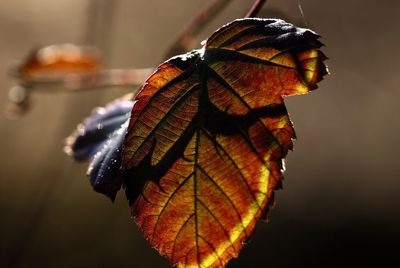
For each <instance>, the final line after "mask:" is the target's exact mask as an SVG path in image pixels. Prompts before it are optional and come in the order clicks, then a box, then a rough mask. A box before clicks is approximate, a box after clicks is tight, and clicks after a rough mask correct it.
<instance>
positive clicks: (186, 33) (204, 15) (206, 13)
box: [165, 0, 231, 58]
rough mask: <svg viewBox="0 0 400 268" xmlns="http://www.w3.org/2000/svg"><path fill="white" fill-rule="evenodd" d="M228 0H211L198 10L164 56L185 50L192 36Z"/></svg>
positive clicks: (192, 39)
mask: <svg viewBox="0 0 400 268" xmlns="http://www.w3.org/2000/svg"><path fill="white" fill-rule="evenodd" d="M230 1H231V0H213V1H212V2H211V3H210V4H209V5H207V6H205V7H204V8H203V9H201V10H199V11H198V12H197V13H196V14H195V15H194V17H193V19H191V21H189V23H188V24H187V25H186V26H185V27H184V28H183V30H182V31H181V33H180V34H179V35H178V38H177V39H176V40H175V42H174V43H173V44H172V45H171V46H170V48H169V49H168V50H167V52H166V53H165V58H170V57H172V56H175V55H177V54H181V53H184V52H187V50H189V49H190V47H191V46H192V43H193V42H194V37H195V36H196V35H197V34H198V33H199V32H200V31H201V30H202V29H203V28H204V27H205V26H206V25H207V24H208V23H209V22H210V21H211V20H212V19H213V18H214V17H215V16H216V15H218V14H219V13H220V12H221V11H222V10H223V9H224V8H225V7H226V6H227V4H228V3H229V2H230Z"/></svg>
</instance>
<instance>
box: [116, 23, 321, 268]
mask: <svg viewBox="0 0 400 268" xmlns="http://www.w3.org/2000/svg"><path fill="white" fill-rule="evenodd" d="M317 39H318V35H316V34H315V33H314V32H312V31H310V30H307V29H302V28H296V27H294V26H293V25H291V24H288V23H286V22H284V21H282V20H275V19H242V20H237V21H234V22H232V23H230V24H227V25H225V26H223V27H222V28H220V29H219V30H218V31H216V32H215V33H214V34H213V35H212V36H211V37H210V38H209V39H208V40H207V41H206V43H205V45H204V47H203V49H201V50H196V51H193V52H191V53H188V54H185V55H181V56H177V57H174V58H171V59H170V60H168V61H167V62H165V63H163V64H161V65H160V66H159V67H158V69H157V70H156V72H155V73H154V74H153V75H152V76H151V77H150V78H149V79H148V80H147V81H146V83H145V85H144V86H143V87H142V90H141V91H140V92H139V93H138V95H137V96H136V97H135V99H136V101H137V102H136V103H135V105H134V107H133V109H132V112H131V119H130V123H129V127H128V134H127V136H126V138H125V143H124V150H123V157H122V165H123V169H124V172H125V186H126V192H127V196H128V198H129V200H130V205H131V212H132V215H133V216H134V218H135V220H136V222H137V224H138V225H139V226H140V227H141V229H142V230H143V232H144V234H145V237H146V238H147V240H148V241H149V242H150V243H151V245H152V246H153V247H155V248H156V249H157V250H158V251H159V252H160V253H161V254H162V255H165V256H166V257H167V258H168V259H169V260H170V261H171V263H173V264H174V265H178V267H224V266H225V265H226V264H227V262H228V261H229V260H230V259H231V258H232V257H237V256H238V254H239V252H240V250H241V248H242V247H243V243H244V242H245V241H246V239H247V238H248V237H249V236H250V235H251V234H252V232H253V231H254V227H255V225H256V222H257V220H258V219H260V217H262V215H263V213H264V212H265V210H266V209H267V208H268V206H269V205H270V204H271V201H272V198H273V191H274V190H275V189H277V188H278V187H279V185H280V182H281V180H282V179H283V177H282V171H283V170H282V169H283V168H282V160H283V159H284V158H285V156H286V154H287V152H288V150H290V149H292V139H293V138H294V137H295V134H294V130H293V127H292V124H291V122H290V120H289V117H288V114H287V112H286V108H285V105H284V102H283V97H282V96H287V95H294V94H304V93H307V92H309V91H310V90H313V89H315V88H316V84H317V82H319V81H320V80H321V79H322V77H323V75H325V74H326V73H327V71H326V67H325V65H324V64H323V61H324V60H325V56H324V55H323V54H322V52H320V51H319V50H318V49H319V48H320V47H321V43H320V42H319V41H318V40H317Z"/></svg>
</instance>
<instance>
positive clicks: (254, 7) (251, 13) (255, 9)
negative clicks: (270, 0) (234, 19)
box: [245, 0, 267, 18]
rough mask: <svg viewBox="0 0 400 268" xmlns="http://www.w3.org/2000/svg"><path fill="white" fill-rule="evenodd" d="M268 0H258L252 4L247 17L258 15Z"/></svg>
mask: <svg viewBox="0 0 400 268" xmlns="http://www.w3.org/2000/svg"><path fill="white" fill-rule="evenodd" d="M266 2H267V0H256V1H255V2H254V4H253V5H252V6H251V8H250V10H249V12H247V14H246V16H245V18H253V17H255V16H257V14H258V12H259V11H260V10H261V8H262V6H263V5H264V4H265V3H266Z"/></svg>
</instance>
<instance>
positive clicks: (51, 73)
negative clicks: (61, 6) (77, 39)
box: [17, 44, 102, 82]
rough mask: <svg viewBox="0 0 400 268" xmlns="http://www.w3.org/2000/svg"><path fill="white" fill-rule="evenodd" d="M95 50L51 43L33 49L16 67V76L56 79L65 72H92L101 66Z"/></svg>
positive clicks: (32, 78)
mask: <svg viewBox="0 0 400 268" xmlns="http://www.w3.org/2000/svg"><path fill="white" fill-rule="evenodd" d="M101 65H102V64H101V59H100V56H99V55H98V53H97V51H96V50H95V49H93V48H90V47H80V46H76V45H72V44H61V45H51V46H46V47H42V48H40V49H36V50H33V51H32V52H31V53H30V55H29V56H28V57H27V59H26V60H25V61H24V62H23V63H22V64H21V65H20V66H19V67H18V70H17V71H18V74H17V75H18V76H19V77H20V78H22V79H25V80H27V81H37V82H40V81H41V80H43V79H44V80H48V79H49V78H51V79H57V78H58V77H60V76H64V75H67V74H79V73H92V72H96V71H98V70H99V69H100V68H101Z"/></svg>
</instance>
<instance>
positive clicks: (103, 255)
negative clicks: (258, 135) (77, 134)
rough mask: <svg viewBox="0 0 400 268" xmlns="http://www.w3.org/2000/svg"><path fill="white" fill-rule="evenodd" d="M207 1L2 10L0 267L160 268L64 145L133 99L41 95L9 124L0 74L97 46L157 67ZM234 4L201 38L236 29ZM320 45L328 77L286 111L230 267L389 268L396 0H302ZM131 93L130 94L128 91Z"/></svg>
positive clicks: (395, 218)
mask: <svg viewBox="0 0 400 268" xmlns="http://www.w3.org/2000/svg"><path fill="white" fill-rule="evenodd" d="M207 2H210V1H200V0H196V1H195V0H192V1H187V0H170V1H155V0H134V1H133V0H113V1H111V0H58V1H50V0H40V1H37V0H14V1H6V0H0V36H1V43H0V59H1V60H0V108H1V114H0V148H1V155H0V267H165V268H166V267H169V264H168V263H167V261H166V260H165V259H164V258H163V257H160V256H159V255H158V254H157V253H156V251H155V250H153V249H151V247H150V246H149V245H148V244H147V242H146V241H145V239H144V238H143V235H142V234H141V232H139V231H138V228H137V227H136V225H135V224H134V222H133V220H131V219H130V216H129V211H128V205H127V201H126V198H125V196H124V194H123V193H120V194H119V196H118V197H117V200H116V202H115V203H114V204H112V203H111V202H110V201H109V200H108V199H107V198H106V197H105V196H103V195H100V194H98V193H95V192H93V191H92V190H91V187H90V185H89V183H88V180H87V178H86V177H85V172H86V164H78V163H74V162H73V161H72V160H71V159H70V158H69V157H67V155H65V154H64V153H63V152H62V147H63V140H64V138H65V137H66V136H68V135H69V134H70V133H71V132H72V131H73V130H74V128H75V126H76V124H77V123H79V122H80V121H81V120H82V119H83V118H84V117H86V116H87V115H88V114H89V113H90V111H91V110H92V109H93V108H94V107H95V106H101V105H104V104H105V103H107V102H108V101H110V100H112V99H114V98H116V97H119V96H120V95H122V94H124V93H127V92H129V91H130V89H122V88H121V89H119V88H117V89H103V90H96V91H85V92H80V93H66V92H64V93H51V92H38V93H36V94H33V95H32V96H31V109H30V111H29V112H28V113H27V114H26V115H24V116H22V117H21V118H19V119H18V120H8V119H6V118H5V116H4V114H3V111H4V110H5V109H6V106H7V94H8V90H9V89H10V88H11V87H12V86H14V85H15V83H16V82H15V80H13V79H11V78H10V77H9V76H8V75H7V72H8V71H9V67H10V65H12V64H13V63H14V62H15V61H16V60H20V59H22V58H24V57H25V56H26V54H27V53H28V52H29V51H30V50H31V49H32V48H34V47H38V46H43V45H50V44H59V43H65V42H69V43H75V44H80V45H93V46H96V47H98V48H99V50H100V51H101V52H102V55H103V59H104V62H105V65H106V66H107V67H109V68H117V67H118V68H139V67H152V66H156V65H157V64H159V63H160V62H161V61H162V60H163V55H164V52H165V50H166V48H168V47H169V46H170V45H171V44H172V43H173V41H174V38H175V37H176V36H177V35H178V33H179V32H180V30H181V29H182V27H183V25H185V23H186V22H188V20H189V19H190V18H192V17H193V14H194V13H195V12H196V11H197V10H199V9H200V7H202V6H204V5H205V4H206V3H207ZM251 3H252V1H251V0H246V1H239V0H233V1H232V3H231V4H230V5H229V6H228V7H227V8H226V9H224V11H223V12H221V13H220V14H219V15H218V16H217V17H216V18H215V19H214V20H212V21H211V22H210V23H209V25H208V26H207V27H206V29H205V30H204V31H202V33H201V34H200V36H199V39H198V41H199V42H200V41H201V40H202V39H204V38H206V37H207V36H209V35H210V34H211V33H212V32H213V30H215V29H217V28H218V27H220V26H221V25H223V24H225V23H227V22H229V21H231V20H233V19H235V18H239V17H242V16H243V15H244V14H245V13H246V11H247V10H248V8H249V7H250V5H251ZM301 4H302V8H303V11H304V14H305V19H306V21H307V22H308V25H309V27H311V28H312V29H313V30H315V31H317V32H318V33H319V34H320V35H321V36H322V41H323V42H324V43H325V44H326V47H325V48H324V52H325V53H326V54H327V55H328V56H329V57H330V60H329V61H328V65H329V68H330V71H331V73H332V74H331V75H330V76H328V77H326V79H325V80H324V81H322V82H321V83H320V88H319V89H318V90H317V91H315V92H313V93H312V94H309V95H306V96H297V97H291V98H288V99H286V103H287V107H288V110H289V113H290V115H291V119H292V120H293V121H294V125H295V127H296V132H297V136H298V140H297V141H296V142H295V151H294V152H291V153H290V154H289V157H288V159H287V172H286V176H285V178H286V180H285V182H284V190H282V191H279V192H278V193H277V197H276V200H277V205H276V207H275V209H274V210H273V211H272V214H271V215H270V221H269V222H268V223H266V222H260V223H259V224H258V227H257V230H256V232H255V235H254V236H253V237H252V239H251V241H250V242H249V243H248V245H247V246H246V247H245V248H244V250H243V252H242V254H241V256H240V258H239V259H238V260H233V261H231V262H230V264H229V267H231V268H234V267H347V266H352V267H365V266H367V265H371V264H375V265H376V266H377V267H387V266H388V265H387V264H390V265H391V266H396V263H397V265H399V259H400V258H399V257H400V256H399V255H400V254H399V252H400V251H399V249H400V248H399V239H400V231H399V230H400V228H399V226H400V225H399V224H400V215H399V211H400V210H399V209H400V182H399V178H400V165H399V163H398V160H399V156H398V154H399V149H400V139H399V136H400V120H399V118H398V116H399V112H400V103H399V100H400V90H399V82H400V81H399V72H400V56H399V55H400V54H399V52H398V48H399V46H400V35H399V28H398V25H399V24H398V13H399V11H400V1H396V0H384V1H382V0H380V1H378V0H363V1H362V0H352V1H344V0H335V1H319V0H302V1H301ZM260 16H263V17H280V18H284V19H286V20H288V21H290V22H293V23H295V24H297V25H299V26H304V25H305V21H304V19H303V18H302V16H301V13H300V11H299V8H298V1H297V0H270V1H268V2H267V4H266V5H265V6H264V8H263V10H262V12H261V13H260ZM133 89H134V88H132V90H133Z"/></svg>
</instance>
